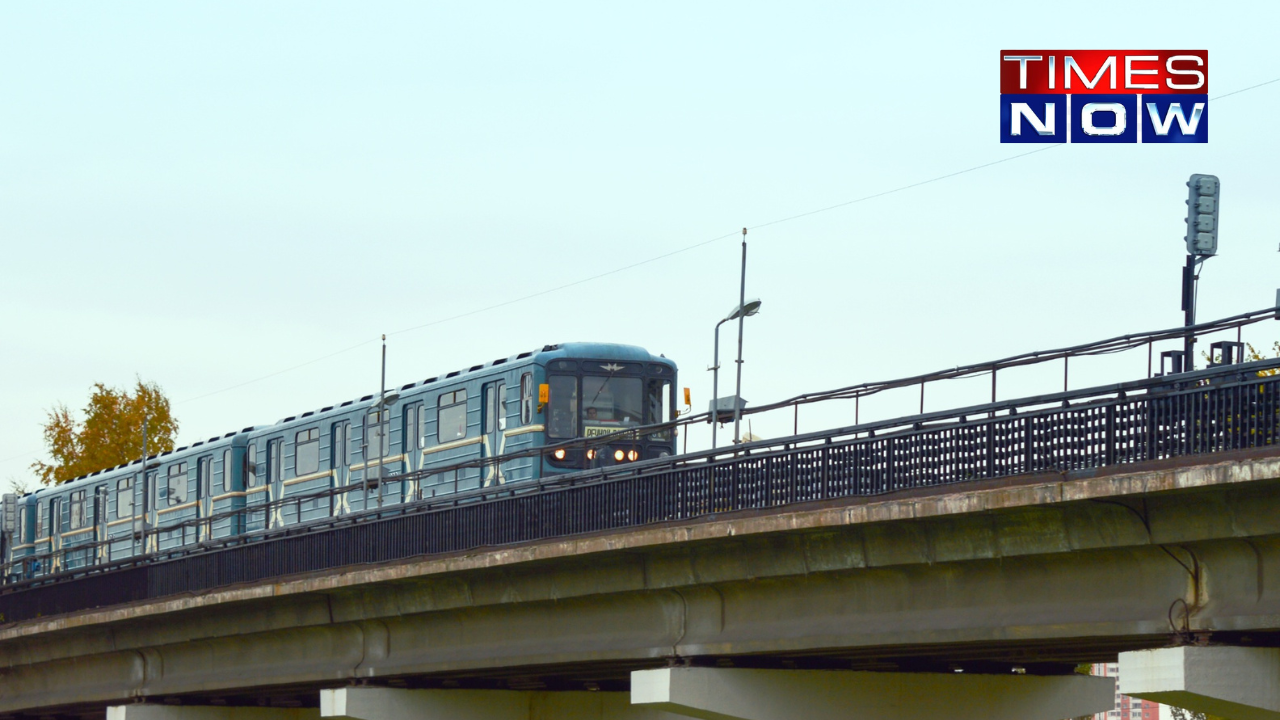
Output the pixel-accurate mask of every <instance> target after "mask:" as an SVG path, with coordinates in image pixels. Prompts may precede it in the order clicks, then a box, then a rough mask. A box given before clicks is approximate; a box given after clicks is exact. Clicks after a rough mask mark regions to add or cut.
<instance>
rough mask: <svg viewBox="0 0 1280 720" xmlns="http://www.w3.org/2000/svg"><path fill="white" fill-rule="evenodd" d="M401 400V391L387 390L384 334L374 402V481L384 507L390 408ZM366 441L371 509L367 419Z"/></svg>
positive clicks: (366, 483) (366, 490)
mask: <svg viewBox="0 0 1280 720" xmlns="http://www.w3.org/2000/svg"><path fill="white" fill-rule="evenodd" d="M399 400H400V393H398V392H396V391H395V390H392V391H391V392H389V393H388V392H387V336H386V335H383V336H382V377H381V381H380V384H379V385H378V402H377V403H375V404H374V406H373V410H374V417H375V418H377V421H378V434H377V435H376V436H375V437H374V440H375V441H377V443H378V450H377V453H378V478H377V481H376V482H375V483H374V485H375V486H377V488H378V507H382V463H383V462H384V460H383V456H384V455H385V452H384V451H383V448H384V447H385V446H387V445H389V444H390V443H389V442H387V440H386V438H387V415H389V414H390V411H389V408H390V407H391V406H392V405H395V404H396V403H397V402H399ZM365 423H366V428H365V433H364V435H365V441H364V506H365V509H366V510H368V509H369V464H370V463H371V462H373V458H371V457H369V456H370V452H369V440H368V437H369V430H368V427H367V423H368V420H367V419H366V420H365Z"/></svg>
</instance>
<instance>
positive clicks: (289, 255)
mask: <svg viewBox="0 0 1280 720" xmlns="http://www.w3.org/2000/svg"><path fill="white" fill-rule="evenodd" d="M1277 26H1280V3H1274V2H1267V3H1232V2H1220V3H1214V4H1212V5H1207V4H1205V3H1203V2H1187V3H1176V2H1161V3H1128V4H1125V5H1122V6H1119V7H1117V6H1116V5H1115V4H1112V5H1110V6H1109V7H1108V8H1107V10H1106V12H1105V13H1098V14H1085V13H1082V12H1079V11H1078V10H1072V9H1068V8H1066V7H1065V6H1062V5H1054V4H1041V5H1038V6H1037V5H1035V4H1029V3H1025V2H1016V3H951V2H935V3H925V2H920V3H892V4H887V3H874V4H872V3H786V4H785V5H783V4H781V3H780V4H777V5H765V4H746V3H740V2H739V3H720V4H700V5H696V6H692V7H691V6H690V4H688V3H667V4H655V3H648V4H644V5H632V6H621V5H616V4H615V5H605V4H600V3H582V4H554V5H549V6H548V5H545V4H543V5H539V6H536V7H535V6H532V5H529V4H515V3H511V4H489V5H485V6H479V5H475V4H451V5H443V4H425V3H368V2H366V3H348V4H334V3H315V2H306V3H303V2H297V3H283V2H276V3H228V2H218V3H130V4H108V3H97V4H74V5H73V4H61V5H59V4H52V3H35V2H26V3H7V4H5V5H3V6H0V68H3V71H2V72H0V99H2V101H0V242H2V243H3V264H0V302H2V303H3V304H2V307H3V309H4V312H3V314H0V377H3V378H4V380H3V382H2V383H0V388H3V395H4V397H5V412H4V413H2V414H0V480H3V479H7V478H22V477H25V476H26V470H25V467H26V465H27V464H28V463H29V462H30V461H31V460H32V459H33V457H34V455H35V454H33V452H32V451H36V450H38V449H39V448H40V447H41V442H40V436H39V424H40V422H41V421H42V419H43V410H44V409H45V408H47V407H49V406H50V405H52V404H53V403H55V402H57V401H63V402H66V403H68V404H69V405H71V406H72V407H80V406H81V405H83V403H84V400H85V398H86V396H87V392H88V389H89V387H90V386H91V384H92V383H93V382H95V381H102V382H106V383H109V384H115V385H123V384H128V383H131V382H132V379H133V377H134V376H135V374H140V375H141V376H142V377H143V378H145V379H148V380H154V381H156V382H159V383H160V384H161V385H162V386H163V387H164V388H165V389H166V390H167V391H168V393H169V395H170V396H171V397H172V398H173V399H174V400H175V403H176V408H175V409H176V412H177V415H178V417H179V420H180V421H181V424H182V433H181V440H182V442H184V443H185V442H189V441H192V440H195V439H199V438H203V437H208V436H210V435H213V434H216V433H221V432H225V431H227V430H230V429H235V428H240V427H244V426H246V425H250V424H263V423H269V422H273V421H275V420H277V419H279V418H280V417H283V416H285V415H289V414H293V413H295V412H298V411H301V410H306V409H311V408H314V407H318V406H320V405H324V404H328V403H330V402H333V401H336V400H343V399H346V398H349V397H351V396H355V395H360V394H364V393H367V392H370V391H371V390H372V389H373V387H374V386H375V384H376V381H377V369H378V368H377V347H376V344H372V343H371V344H368V345H365V346H363V347H360V348H358V349H356V350H353V351H351V352H347V353H343V354H339V355H337V356H334V357H331V358H328V359H325V360H321V361H319V362H314V363H312V364H309V365H307V366H305V367H303V368H301V369H298V370H293V371H290V372H287V373H283V374H280V375H278V376H276V377H273V378H271V379H269V380H265V381H261V382H256V383H250V384H247V385H241V384H242V383H247V382H249V381H253V380H255V379H257V378H261V377H263V376H265V375H268V374H270V373H273V372H276V371H279V370H281V369H284V368H289V367H292V366H295V365H298V364H301V363H306V362H309V361H312V360H316V359H317V358H321V357H323V356H325V355H329V354H331V353H334V352H336V351H338V350H342V349H344V348H348V347H350V346H352V345H355V344H357V343H360V342H362V341H366V340H370V339H373V338H376V337H377V335H378V334H379V333H382V332H387V333H392V332H395V331H398V330H402V329H405V328H411V327H415V326H420V325H423V324H427V323H432V322H434V321H437V320H441V319H444V318H448V317H451V316H455V315H458V314H462V313H467V312H470V311H474V310H477V309H480V308H483V307H486V306H489V305H492V304H495V303H499V302H504V301H508V300H512V299H515V298H520V297H523V296H526V295H530V294H532V293H536V292H538V291H541V290H546V289H549V288H553V287H557V286H560V285H563V284H565V283H567V282H572V281H576V280H579V279H582V278H586V277H590V276H593V275H596V274H599V273H602V272H607V271H610V270H613V269H616V268H619V267H622V266H625V265H629V264H632V263H634V262H638V261H640V260H644V259H647V258H651V257H654V256H658V255H661V254H663V253H667V252H670V251H673V250H677V249H680V248H683V247H687V246H690V245H694V244H696V243H700V242H703V241H706V240H709V239H711V238H714V237H717V236H720V235H723V234H725V233H730V232H733V231H734V230H736V229H738V228H741V227H743V226H744V225H746V226H755V225H759V224H762V223H767V222H770V221H772V220H776V219H778V218H783V217H788V216H791V215H795V214H797V213H802V212H805V211H808V210H813V209H816V208H821V207H826V206H829V205H833V204H836V203H841V202H844V201H848V200H851V199H854V198H858V197H863V196H866V195H871V194H874V193H877V192H880V191H883V190H885V189H890V188H894V187H898V186H902V185H906V184H910V183H914V182H918V181H920V180H926V179H929V178H932V177H937V176H940V175H945V174H947V173H951V172H955V171H957V170H962V169H965V168H968V167H973V166H976V165H981V164H983V163H988V162H991V161H994V160H999V159H1001V158H1006V157H1010V156H1013V155H1017V154H1019V153H1022V152H1026V151H1027V150H1028V149H1029V148H1028V147H1027V146H1013V145H1001V144H999V142H998V101H997V99H998V67H997V63H998V60H997V57H998V52H999V50H1001V49H1002V48H1010V47H1017V48H1193V49H1199V48H1207V49H1208V50H1209V52H1210V96H1211V97H1212V96H1215V95H1220V94H1223V93H1227V92H1230V91H1233V90H1237V89H1240V88H1244V87H1248V86H1251V85H1255V84H1257V83H1261V82H1265V81H1267V80H1272V79H1275V78H1277V77H1280V61H1277V60H1276V55H1275V28H1276V27H1277ZM1278 113H1280V83H1276V84H1274V85H1269V86H1266V87H1262V88H1258V89H1256V90H1252V91H1249V92H1246V93H1241V94H1239V95H1234V96H1232V97H1229V98H1224V99H1222V100H1220V101H1217V102H1214V103H1212V104H1211V106H1210V116H1211V118H1212V120H1211V136H1210V137H1211V141H1210V143H1209V144H1208V145H1201V146H1189V145H1169V146H1156V145H1143V146H1093V147H1086V146H1079V145H1076V146H1070V147H1062V148H1056V149H1052V150H1049V151H1046V152H1042V153H1037V154H1034V155H1031V156H1028V157H1024V158H1020V159H1017V160H1013V161H1010V162H1007V163H1003V164H1000V165H996V166H993V167H989V168H985V169H981V170H978V171H975V172H972V173H968V174H964V175H961V176H958V177H955V178H951V179H948V180H944V181H941V182H937V183H932V184H929V185H926V186H923V187H919V188H915V189H911V190H907V191H904V192H901V193H897V194H894V195H891V196H888V197H884V198H879V199H876V200H871V201H868V202H865V203H859V204H856V205H852V206H848V207H845V208H841V209H837V210H832V211H830V212H826V213H821V214H818V215H814V216H810V217H806V218H803V219H799V220H794V221H791V222H786V223H780V224H776V225H770V226H768V227H763V228H760V229H758V230H756V231H754V232H753V233H751V235H750V236H749V238H750V240H751V246H750V269H749V271H748V286H749V289H748V293H749V294H751V295H759V296H761V297H762V298H764V301H765V304H764V309H763V311H762V312H761V314H760V315H759V316H758V317H755V318H752V319H751V320H750V321H749V322H748V333H747V340H746V345H747V360H748V363H747V365H746V373H745V378H744V388H743V394H744V395H745V396H746V397H747V398H749V399H751V400H753V401H755V402H764V401H768V400H773V399H778V398H781V397H784V396H788V395H791V394H795V393H798V392H801V391H805V390H815V389H822V388H827V387H832V386H837V385H846V384H851V383H855V382H861V381H866V380H877V379H885V378H889V377H895V376H899V375H904V374H910V373H916V372H920V371H925V370H930V369H936V368H940V367H946V366H954V365H957V364H962V363H967V362H974V361H979V360H984V359H990V358H993V357H996V356H1003V355H1007V354H1012V353H1015V352H1020V351H1024V350H1033V349H1037V348H1044V347H1049V346H1057V345H1063V344H1069V343H1074V342H1081V341H1085V340H1090V339H1095V338H1101V337H1104V336H1110V335H1115V334H1120V333H1124V332H1131V331H1137V330H1143V329H1153V328H1156V327H1166V326H1171V325H1176V324H1178V323H1179V322H1180V319H1181V318H1180V314H1179V311H1178V295H1177V283H1178V272H1179V266H1180V265H1181V263H1182V260H1183V254H1182V253H1183V250H1182V242H1181V236H1182V232H1183V228H1182V217H1183V214H1184V205H1183V202H1182V201H1183V198H1184V197H1185V192H1186V189H1185V186H1184V185H1183V183H1184V181H1185V180H1186V177H1187V176H1188V175H1189V174H1190V173H1192V172H1207V173H1215V174H1217V175H1219V176H1220V177H1221V178H1222V182H1223V187H1224V195H1223V198H1224V199H1223V215H1224V223H1223V231H1222V239H1221V249H1222V255H1221V257H1218V258H1215V259H1213V260H1211V261H1210V262H1209V263H1208V265H1207V266H1206V270H1205V273H1204V279H1203V283H1202V288H1201V317H1202V318H1211V317H1218V316H1222V315H1226V314H1231V313H1235V312H1240V311H1244V310H1249V309H1255V308H1258V307H1262V306H1265V305H1267V304H1269V303H1270V302H1271V301H1272V299H1273V298H1274V290H1275V288H1276V287H1277V286H1280V272H1277V270H1280V255H1277V252H1276V250H1277V243H1280V237H1278V236H1280V233H1277V232H1276V230H1275V227H1276V222H1275V215H1274V211H1275V209H1276V200H1275V199H1276V198H1277V194H1278V193H1280V176H1278V175H1277V173H1276V171H1275V168H1276V167H1277V166H1280V150H1278V148H1277V142H1276V140H1275V135H1274V133H1275V131H1274V130H1273V129H1272V128H1274V126H1275V119H1274V118H1275V117H1276V115H1277V114H1278ZM738 252H739V248H738V245H737V243H736V240H735V239H733V238H731V239H727V240H721V241H718V242H714V243H710V244H707V245H704V246H702V247H699V248H697V249H694V250H691V251H689V252H686V253H682V254H679V255H676V256H674V257H671V258H668V259H664V260H659V261H657V262H653V263H650V264H646V265H643V266H641V267H637V268H634V269H631V270H627V271H625V272H621V273H618V274H615V275H611V276H609V277H607V278H604V279H601V280H596V281H592V282H588V283H585V284H582V285H578V286H576V287H573V288H571V289H568V290H562V291H558V292H552V293H548V294H545V295H541V296H538V297H535V298H531V299H528V300H523V301H520V302H518V303H515V304H513V305H511V306H509V307H506V308H504V309H502V310H497V311H491V312H486V313H480V314H477V315H473V316H471V317H467V318H465V319H462V320H455V321H450V322H444V323H439V324H435V325H432V326H430V327H426V328H422V329H418V330H415V331H412V332H406V333H401V334H398V335H394V336H392V338H391V340H392V342H391V346H390V347H391V349H390V354H391V361H390V369H389V374H390V382H391V383H393V384H402V383H404V382H407V381H410V380H418V379H422V378H424V377H428V376H430V375H435V374H437V373H439V372H441V371H448V370H452V369H456V368H459V367H464V366H468V365H472V364H475V363H477V362H481V361H486V360H490V359H493V358H495V357H500V356H506V355H510V354H513V353H515V352H519V351H523V350H526V349H530V348H533V347H537V346H541V345H543V344H545V343H551V342H560V341H568V340H602V341H617V342H630V343H634V344H639V345H643V346H645V347H647V348H649V349H651V350H653V351H655V352H661V353H665V354H666V355H667V356H668V357H671V358H674V359H675V360H676V361H677V362H679V363H680V364H681V368H682V377H683V382H682V384H684V385H689V386H692V388H693V391H694V399H695V404H696V405H697V406H698V407H699V408H704V407H705V405H706V402H707V400H708V399H709V396H710V374H709V373H707V372H706V371H705V368H706V367H707V366H708V365H709V364H710V361H711V331H712V327H713V326H714V324H715V321H716V320H717V319H719V318H720V317H721V316H723V314H724V313H725V311H726V310H728V309H729V308H730V307H731V306H732V305H733V304H734V303H735V302H736V298H737V261H738ZM1254 338H1255V339H1257V340H1262V341H1265V342H1266V344H1270V341H1271V340H1273V339H1276V338H1280V324H1277V325H1275V326H1274V327H1273V326H1270V325H1263V326H1259V327H1257V329H1256V330H1255V331H1254ZM725 341H726V346H725V351H726V352H728V350H729V347H730V346H731V345H732V333H726V336H725ZM1144 370H1145V358H1142V359H1139V358H1136V357H1134V358H1132V359H1129V360H1123V359H1112V360H1109V361H1097V364H1096V365H1092V366H1090V365H1089V364H1087V363H1084V364H1082V366H1081V367H1080V368H1079V369H1073V378H1076V379H1078V382H1079V383H1081V384H1083V383H1085V382H1088V381H1091V380H1095V381H1100V380H1118V379H1128V378H1132V377H1135V376H1136V375H1137V374H1138V373H1139V372H1141V371H1144ZM1058 372H1060V370H1058V369H1054V370H1053V371H1052V372H1050V373H1048V374H1041V375H1037V374H1036V373H1034V372H1030V371H1028V373H1026V375H1025V376H1024V377H1023V378H1022V379H1020V380H1019V379H1013V378H1011V379H1010V381H1009V384H1008V385H1007V386H1006V385H1002V388H1004V387H1007V388H1008V391H1009V392H1010V393H1012V392H1014V391H1015V390H1018V389H1024V388H1025V389H1026V390H1027V391H1040V390H1046V389H1048V387H1049V386H1051V384H1052V382H1053V378H1054V377H1056V373H1058ZM1042 375H1043V377H1042ZM1002 382H1004V381H1002ZM233 386H240V387H236V388H235V389H232V390H227V391H225V392H216V391H220V390H224V389H226V388H231V387H233ZM215 392H216V394H210V393H215ZM981 395H982V387H981V383H979V384H978V386H973V387H970V386H957V387H956V388H954V389H951V390H944V391H940V392H939V393H938V394H937V396H936V402H937V403H939V405H941V404H946V403H948V402H957V403H959V402H966V403H967V402H971V401H977V400H979V399H981ZM930 399H931V400H932V399H934V397H933V396H931V398H930ZM895 402H897V401H890V400H888V399H886V400H885V401H883V405H882V406H881V407H880V408H878V411H879V412H881V413H892V412H898V411H906V410H909V409H910V407H911V404H912V402H913V401H911V400H909V399H904V400H903V401H902V402H901V403H899V404H894V403H895ZM849 410H850V409H849V408H847V407H833V408H828V409H826V410H817V409H806V410H805V411H804V413H803V414H802V417H801V427H802V429H817V428H818V427H819V426H823V425H831V424H836V423H843V422H847V421H848V419H849V418H848V417H847V413H848V412H849ZM876 410H877V409H876V408H871V409H867V408H864V411H868V412H874V411H876ZM789 424H790V419H789V418H788V419H786V420H782V419H778V420H775V421H769V420H764V421H762V422H759V423H757V425H756V427H755V428H754V429H755V431H756V432H757V433H758V434H762V435H777V434H781V433H782V432H783V430H784V429H785V428H786V427H787V426H789ZM699 441H700V438H699V436H697V435H695V436H694V442H695V444H696V443H698V442H699ZM36 454H38V453H36Z"/></svg>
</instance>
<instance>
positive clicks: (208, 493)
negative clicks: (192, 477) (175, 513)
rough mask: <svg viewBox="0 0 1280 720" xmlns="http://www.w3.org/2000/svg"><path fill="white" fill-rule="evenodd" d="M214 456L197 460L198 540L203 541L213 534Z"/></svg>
mask: <svg viewBox="0 0 1280 720" xmlns="http://www.w3.org/2000/svg"><path fill="white" fill-rule="evenodd" d="M211 515H213V456H212V455H206V456H204V457H202V458H200V459H199V460H198V461H197V462H196V517H197V518H198V519H199V520H198V521H197V523H196V541H197V542H203V541H205V540H208V539H209V538H210V537H211V536H212V535H213V526H212V525H211V524H210V523H211V522H212V521H211V520H209V517H210V516H211Z"/></svg>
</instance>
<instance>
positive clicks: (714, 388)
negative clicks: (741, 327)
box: [707, 298, 760, 450]
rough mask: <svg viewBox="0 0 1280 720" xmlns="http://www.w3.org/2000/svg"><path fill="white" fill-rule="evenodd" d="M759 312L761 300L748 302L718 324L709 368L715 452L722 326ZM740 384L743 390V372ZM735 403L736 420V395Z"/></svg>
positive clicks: (735, 308) (734, 309)
mask: <svg viewBox="0 0 1280 720" xmlns="http://www.w3.org/2000/svg"><path fill="white" fill-rule="evenodd" d="M758 312H760V299H759V298H756V299H752V300H748V301H747V302H745V303H743V304H741V305H737V306H735V307H734V308H733V310H730V311H729V314H728V315H726V316H725V318H724V319H723V320H721V321H720V322H718V323H716V344H715V355H714V357H715V360H714V362H713V364H712V366H711V367H710V368H707V369H708V370H710V371H711V449H712V450H714V449H715V447H716V425H717V424H718V423H719V421H720V326H721V325H723V324H725V323H727V322H729V321H730V320H738V319H741V318H747V317H751V316H752V315H755V314H756V313H758ZM738 368H739V370H741V368H742V366H741V365H739V366H738ZM738 382H739V385H738V389H739V390H741V388H742V385H741V382H742V374H741V372H739V374H738ZM733 402H734V407H735V410H734V417H735V418H736V417H737V414H738V411H737V409H736V408H737V405H738V403H739V402H740V400H739V399H738V397H737V396H736V395H735V396H734V399H733Z"/></svg>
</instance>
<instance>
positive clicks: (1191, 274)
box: [1182, 254, 1196, 372]
mask: <svg viewBox="0 0 1280 720" xmlns="http://www.w3.org/2000/svg"><path fill="white" fill-rule="evenodd" d="M1182 312H1183V323H1182V324H1183V325H1184V326H1186V327H1191V326H1192V325H1195V324H1196V256H1195V255H1190V254H1188V255H1187V264H1186V266H1184V267H1183V268H1182ZM1195 345H1196V338H1195V335H1194V334H1192V333H1190V332H1188V333H1187V336H1186V339H1185V340H1184V341H1183V360H1182V371H1183V372H1191V371H1192V370H1194V369H1195V365H1196V362H1195Z"/></svg>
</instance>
